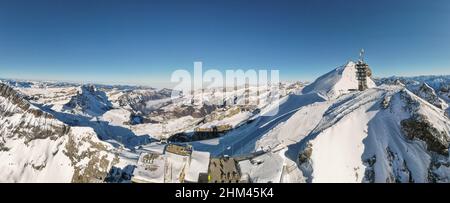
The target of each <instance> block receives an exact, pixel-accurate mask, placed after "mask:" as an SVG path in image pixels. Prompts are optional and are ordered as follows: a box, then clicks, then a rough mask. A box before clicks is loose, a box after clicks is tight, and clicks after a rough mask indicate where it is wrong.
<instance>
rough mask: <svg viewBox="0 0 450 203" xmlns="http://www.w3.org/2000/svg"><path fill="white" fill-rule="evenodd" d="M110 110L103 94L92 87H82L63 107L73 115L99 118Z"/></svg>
mask: <svg viewBox="0 0 450 203" xmlns="http://www.w3.org/2000/svg"><path fill="white" fill-rule="evenodd" d="M111 108H112V104H111V102H110V101H109V100H108V97H107V96H106V94H105V92H103V91H99V90H97V88H96V87H95V86H94V85H83V86H81V88H80V91H79V92H78V93H77V95H75V96H73V97H72V98H71V99H70V101H69V102H68V103H67V104H65V105H64V109H65V110H68V111H70V112H71V113H74V114H81V115H85V116H99V115H102V114H103V113H105V112H106V111H108V110H110V109H111Z"/></svg>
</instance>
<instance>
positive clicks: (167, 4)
mask: <svg viewBox="0 0 450 203" xmlns="http://www.w3.org/2000/svg"><path fill="white" fill-rule="evenodd" d="M449 18H450V2H449V1H445V0H437V1H432V2H430V1H422V0H414V1H411V0H408V1H406V0H399V1H354V0H346V1H339V2H337V1H331V2H330V1H322V0H319V1H313V2H310V1H276V2H275V1H251V0H249V1H227V2H224V1H202V0H196V1H189V2H185V1H126V2H125V1H117V0H111V1H85V0H81V1H76V2H67V1H64V2H61V1H54V0H45V1H39V2H34V1H33V2H29V1H22V0H18V1H0V27H1V28H0V70H1V73H0V77H2V78H16V79H30V80H59V81H78V82H83V81H89V82H95V83H104V84H136V85H147V86H158V84H167V83H169V81H170V76H171V73H172V72H173V71H175V70H177V69H181V68H182V69H186V70H188V71H192V70H193V63H194V62H195V61H202V62H203V64H204V70H207V69H218V70H220V71H224V70H226V69H243V70H248V69H268V70H270V69H278V70H279V71H280V79H281V80H283V81H313V80H315V79H316V78H317V77H319V76H321V75H323V74H325V73H327V72H329V71H331V70H332V69H333V68H335V67H338V66H340V65H343V64H345V63H346V62H347V61H348V60H350V59H353V60H355V59H356V58H357V57H358V53H359V50H360V49H361V48H364V49H365V50H366V61H367V62H368V63H369V65H370V66H371V68H372V70H373V73H374V76H376V77H388V76H393V75H396V76H417V75H450V55H449V53H450V39H449V37H448V36H450V25H448V21H447V20H446V19H449Z"/></svg>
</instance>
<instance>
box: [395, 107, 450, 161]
mask: <svg viewBox="0 0 450 203" xmlns="http://www.w3.org/2000/svg"><path fill="white" fill-rule="evenodd" d="M400 124H401V127H402V130H403V132H404V135H405V136H406V137H407V138H408V139H410V140H413V139H415V138H417V139H419V140H422V141H424V142H425V143H426V144H427V149H428V150H430V151H433V152H436V153H439V154H441V155H446V156H447V155H448V145H449V140H448V135H446V133H445V132H441V131H439V130H437V129H436V128H434V127H433V125H432V124H431V123H430V122H429V121H427V120H426V119H425V118H424V117H423V116H420V115H416V116H414V117H411V118H409V119H405V120H402V121H401V123H400Z"/></svg>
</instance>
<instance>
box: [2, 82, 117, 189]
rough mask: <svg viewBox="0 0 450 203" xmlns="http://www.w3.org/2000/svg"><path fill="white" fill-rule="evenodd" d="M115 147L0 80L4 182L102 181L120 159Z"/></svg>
mask: <svg viewBox="0 0 450 203" xmlns="http://www.w3.org/2000/svg"><path fill="white" fill-rule="evenodd" d="M110 149H111V146H109V145H108V144H105V143H103V142H101V141H100V140H98V138H97V136H96V134H95V133H94V132H93V130H92V129H90V128H80V127H72V128H71V127H69V126H67V125H65V124H64V123H62V122H61V121H59V120H57V119H55V118H54V117H53V116H52V115H51V114H48V113H46V112H43V111H41V110H40V109H38V108H36V107H35V106H33V105H32V104H30V103H29V102H28V101H26V100H25V99H24V98H23V97H22V96H21V95H20V94H19V93H18V92H17V91H15V90H14V89H13V88H11V87H9V86H8V85H5V84H0V169H1V170H0V182H96V181H101V180H102V179H103V178H104V177H106V174H107V173H108V171H109V169H110V167H111V166H112V164H114V163H115V162H117V161H118V160H117V159H118V158H117V157H116V156H115V155H114V154H113V153H111V152H110V151H111V150H110Z"/></svg>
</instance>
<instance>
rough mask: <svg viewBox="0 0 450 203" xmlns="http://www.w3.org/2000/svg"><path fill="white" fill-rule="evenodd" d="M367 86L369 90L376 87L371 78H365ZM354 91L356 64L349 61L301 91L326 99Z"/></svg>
mask: <svg viewBox="0 0 450 203" xmlns="http://www.w3.org/2000/svg"><path fill="white" fill-rule="evenodd" d="M367 85H368V87H369V88H373V87H376V85H375V82H373V81H372V79H371V78H367ZM356 89H358V80H357V79H356V63H355V62H353V61H349V62H348V63H347V64H345V65H343V66H339V67H337V68H335V69H334V70H332V71H330V72H328V73H326V74H325V75H322V76H320V77H319V78H317V79H316V80H315V81H314V82H313V83H311V84H310V85H308V86H306V87H305V88H304V89H303V93H304V94H307V93H313V92H316V93H319V94H322V95H324V96H327V97H328V98H337V97H339V96H341V95H343V94H346V93H348V92H350V91H352V90H356Z"/></svg>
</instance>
